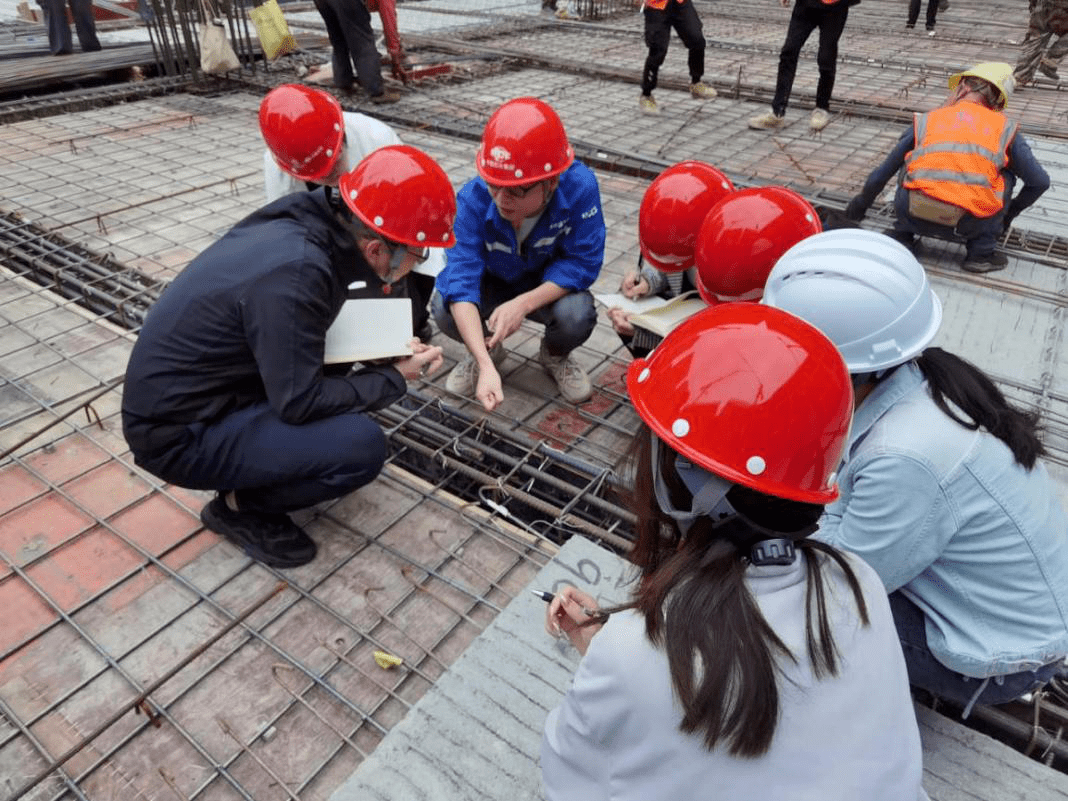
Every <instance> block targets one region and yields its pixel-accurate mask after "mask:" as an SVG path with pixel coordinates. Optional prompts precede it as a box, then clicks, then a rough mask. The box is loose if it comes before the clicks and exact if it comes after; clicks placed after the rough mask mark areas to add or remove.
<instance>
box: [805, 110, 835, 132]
mask: <svg viewBox="0 0 1068 801" xmlns="http://www.w3.org/2000/svg"><path fill="white" fill-rule="evenodd" d="M830 123H831V113H830V112H829V111H826V110H825V109H822V108H815V109H812V116H811V117H810V118H809V121H808V129H809V130H810V131H822V130H823V129H824V128H826V127H827V126H828V125H830Z"/></svg>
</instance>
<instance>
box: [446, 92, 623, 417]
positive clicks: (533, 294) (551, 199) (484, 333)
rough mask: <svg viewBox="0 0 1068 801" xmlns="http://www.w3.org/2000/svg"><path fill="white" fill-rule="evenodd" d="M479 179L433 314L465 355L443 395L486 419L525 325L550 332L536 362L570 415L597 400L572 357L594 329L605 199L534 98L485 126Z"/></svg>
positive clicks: (462, 212)
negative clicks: (472, 400)
mask: <svg viewBox="0 0 1068 801" xmlns="http://www.w3.org/2000/svg"><path fill="white" fill-rule="evenodd" d="M475 167H476V168H477V169H478V175H479V177H478V178H475V179H473V180H471V181H469V182H468V183H467V184H466V185H465V186H464V187H463V188H462V189H461V190H460V192H459V194H458V195H457V198H456V202H457V206H458V212H457V218H456V247H454V248H453V249H452V250H450V251H449V255H448V262H447V263H446V265H445V269H444V270H443V271H442V272H441V274H440V275H438V278H437V284H436V288H435V291H434V296H433V298H432V299H431V302H430V310H431V313H432V314H433V315H434V322H436V323H437V326H438V329H439V330H440V331H441V332H442V333H443V334H445V335H446V336H448V337H450V338H452V339H456V340H460V341H462V342H463V343H464V345H465V346H466V347H467V351H468V355H467V358H465V359H463V360H462V361H461V362H460V363H459V364H458V365H457V366H456V367H455V368H453V370H452V372H450V373H449V375H448V378H447V379H446V380H445V388H446V389H448V390H449V391H450V392H455V393H457V394H459V395H466V396H470V395H474V396H475V397H477V398H478V400H479V401H480V402H481V403H482V405H483V406H484V407H485V408H486V409H489V410H493V409H495V408H496V407H497V406H498V405H499V404H500V403H501V401H502V400H504V390H503V387H502V383H501V376H500V373H499V372H498V371H497V367H498V365H500V364H501V362H503V360H504V357H505V353H504V341H505V340H506V339H507V338H508V337H510V336H511V335H512V334H514V333H515V332H516V331H518V330H519V326H520V325H521V324H522V322H523V320H524V319H529V320H532V321H534V322H536V323H540V324H542V325H544V326H545V336H544V337H543V338H542V340H541V348H540V349H539V351H538V361H539V362H540V363H541V366H542V367H543V368H545V370H546V372H548V373H549V375H550V376H552V379H553V381H555V382H556V385H557V387H558V388H559V390H560V394H561V395H563V397H564V399H565V400H566V401H568V402H569V403H582V402H583V401H585V400H588V399H589V397H590V395H591V394H592V393H593V388H592V386H591V384H590V377H589V376H588V375H587V374H586V371H585V370H584V369H583V367H582V365H581V364H579V363H578V361H577V360H576V359H575V357H574V356H573V355H572V351H573V350H574V349H575V348H577V347H578V346H579V345H581V344H582V343H583V342H585V341H586V340H587V339H589V337H590V334H592V333H593V328H594V326H595V325H596V324H597V312H596V311H595V309H594V306H593V295H592V294H590V291H589V289H590V287H591V286H592V285H593V282H594V281H596V280H597V276H598V274H599V273H600V272H601V265H602V263H603V262H604V241H605V227H604V216H603V214H602V212H601V192H600V189H599V188H598V186H597V179H596V177H594V174H593V172H592V171H591V170H590V169H589V167H587V166H586V165H584V164H582V163H581V162H578V161H575V154H574V152H573V151H572V149H571V145H570V144H569V143H568V141H567V134H566V133H565V132H564V126H563V123H561V122H560V118H559V117H558V116H557V114H556V112H555V111H553V109H552V107H551V106H549V105H548V104H546V103H543V102H542V101H541V100H538V99H536V98H533V97H520V98H517V99H515V100H509V101H508V102H507V103H505V104H504V105H502V106H501V107H500V108H498V109H497V110H496V111H495V112H493V114H492V115H491V116H490V118H489V121H488V122H487V123H486V128H485V130H484V131H483V133H482V143H481V144H480V145H479V148H478V154H477V155H476V157H475Z"/></svg>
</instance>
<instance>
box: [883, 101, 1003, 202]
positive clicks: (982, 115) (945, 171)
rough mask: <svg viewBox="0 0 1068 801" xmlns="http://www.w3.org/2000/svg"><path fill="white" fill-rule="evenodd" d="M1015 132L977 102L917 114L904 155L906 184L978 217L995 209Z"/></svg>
mask: <svg viewBox="0 0 1068 801" xmlns="http://www.w3.org/2000/svg"><path fill="white" fill-rule="evenodd" d="M1015 135H1016V124H1015V123H1012V122H1009V121H1008V120H1007V119H1006V118H1005V115H1004V114H1002V113H1001V112H998V111H993V110H991V109H988V108H986V106H982V105H979V104H977V103H970V102H961V103H955V104H954V105H952V106H949V107H946V108H940V109H935V110H934V111H931V112H928V113H926V114H917V115H916V121H915V138H916V147H915V148H914V149H913V150H912V151H911V152H910V153H908V155H906V157H905V181H904V185H905V187H906V188H908V189H918V190H920V191H922V192H923V193H924V194H925V195H929V196H930V197H933V198H935V199H937V200H941V201H942V202H944V203H951V204H953V205H955V206H959V207H960V208H962V209H964V210H965V211H967V212H969V213H971V214H973V215H975V216H976V217H990V216H992V215H994V214H997V212H998V211H1000V210H1001V208H1002V206H1003V205H1004V199H1003V197H1002V196H1003V194H1004V191H1005V179H1004V177H1003V176H1002V175H1001V171H1002V170H1003V169H1004V168H1005V167H1006V166H1007V164H1008V149H1009V146H1010V145H1011V144H1012V139H1013V137H1014V136H1015Z"/></svg>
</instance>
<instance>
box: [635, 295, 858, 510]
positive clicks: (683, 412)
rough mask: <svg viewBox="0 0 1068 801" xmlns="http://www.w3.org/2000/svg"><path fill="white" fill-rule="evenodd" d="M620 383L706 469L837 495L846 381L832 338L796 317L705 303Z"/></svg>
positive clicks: (793, 491) (799, 492) (670, 441)
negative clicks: (836, 481) (706, 305)
mask: <svg viewBox="0 0 1068 801" xmlns="http://www.w3.org/2000/svg"><path fill="white" fill-rule="evenodd" d="M627 390H628V391H629V392H630V397H631V400H632V401H633V402H634V408H635V409H637V411H638V414H639V415H641V418H642V419H643V420H644V421H645V422H646V423H648V425H649V427H650V428H652V430H653V431H654V432H655V433H656V435H657V436H658V437H660V439H661V440H663V441H664V442H665V443H666V444H667V445H668V446H669V447H670V448H672V449H673V450H674V451H676V452H677V453H680V454H682V455H683V456H684V457H686V458H687V459H689V460H690V461H692V462H694V463H695V464H697V465H699V466H700V467H702V468H704V469H705V470H708V471H709V472H711V473H715V474H716V475H718V476H722V477H723V478H725V479H727V480H728V481H732V482H734V483H735V484H742V485H744V486H746V487H749V488H751V489H754V490H756V491H757V492H762V493H764V494H765V495H774V496H776V497H779V498H787V499H789V500H794V501H802V502H805V503H817V504H826V503H829V502H831V501H833V500H834V499H835V498H837V497H838V487H837V486H836V484H835V479H836V477H837V476H836V471H837V470H838V466H839V463H840V462H841V459H842V452H843V450H844V449H845V446H846V442H847V440H848V438H849V427H850V423H851V421H852V416H853V387H852V384H851V383H850V380H849V373H848V372H847V371H846V366H845V363H844V362H843V361H842V357H841V356H840V355H839V354H838V349H837V348H836V347H835V346H834V343H832V342H831V341H830V340H829V339H828V338H827V337H826V336H824V335H823V334H822V333H820V331H819V330H818V329H816V328H815V327H814V326H811V325H809V324H808V323H806V322H805V321H804V320H802V319H801V318H800V317H794V316H793V315H792V314H789V313H787V312H784V311H782V310H781V309H775V308H772V307H769V306H763V305H761V304H758V303H722V304H720V305H718V306H711V307H709V308H707V309H704V310H703V311H700V312H698V313H697V314H695V315H694V316H693V317H690V318H689V319H687V320H685V321H684V322H683V323H682V324H681V325H679V326H678V327H677V328H676V329H675V330H673V331H672V332H671V333H670V334H668V336H667V338H665V339H664V341H663V342H661V343H660V344H659V345H657V347H656V349H655V350H654V351H653V352H652V353H651V354H649V356H648V357H646V358H644V359H637V360H635V361H634V362H633V363H632V364H631V366H630V369H629V370H628V372H627Z"/></svg>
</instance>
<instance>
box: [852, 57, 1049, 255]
mask: <svg viewBox="0 0 1068 801" xmlns="http://www.w3.org/2000/svg"><path fill="white" fill-rule="evenodd" d="M949 88H950V89H951V90H952V94H951V95H950V97H949V100H948V101H947V102H946V103H945V105H943V106H942V107H941V108H937V109H935V110H934V111H928V112H927V113H926V114H917V115H916V120H915V123H914V124H913V127H911V128H910V129H908V130H907V131H905V133H904V134H902V136H901V139H899V140H898V143H897V145H895V146H894V149H893V150H891V151H890V155H888V156H887V157H886V160H885V161H884V162H883V163H882V164H881V165H879V166H878V167H876V168H875V169H874V170H873V171H872V173H871V174H870V175H869V176H868V180H867V181H865V183H864V187H863V189H861V191H860V193H859V194H858V195H857V196H856V197H854V198H853V199H852V200H851V201H850V202H849V205H848V206H847V207H846V211H845V213H846V216H847V217H848V218H849V219H851V220H855V221H858V220H861V219H863V218H864V214H865V213H866V212H867V210H868V208H869V207H870V206H871V204H872V203H873V202H875V198H876V197H878V196H879V193H880V192H882V190H883V187H884V186H886V182H887V181H889V180H890V178H891V177H892V176H893V175H894V173H896V172H898V170H899V169H900V171H901V173H900V177H899V182H898V188H897V193H896V194H895V195H894V213H895V214H896V215H897V219H896V220H895V221H894V228H893V230H892V231H891V232H890V236H892V237H893V238H894V239H896V240H898V241H899V242H901V243H902V244H903V245H905V246H906V247H908V248H910V249H911V248H912V247H913V245H914V243H915V239H916V237H918V236H934V237H940V238H942V239H951V240H952V239H963V240H964V244H965V251H966V252H965V256H964V263H963V264H962V265H961V266H962V267H963V269H965V270H967V271H968V272H973V273H989V272H994V271H995V270H1001V269H1003V268H1004V267H1005V266H1006V265H1007V264H1008V258H1007V257H1006V256H1005V254H1004V253H1000V252H998V251H996V250H995V247H996V245H997V241H998V238H999V237H1000V236H1001V235H1002V234H1003V233H1005V232H1006V231H1008V229H1009V227H1010V226H1011V225H1012V221H1013V220H1014V219H1016V216H1017V215H1018V214H1019V213H1020V212H1021V211H1023V210H1024V209H1026V208H1027V207H1028V206H1030V205H1031V204H1032V203H1034V202H1035V201H1036V200H1038V198H1039V197H1041V196H1042V193H1043V192H1045V191H1046V190H1047V189H1049V185H1050V182H1049V175H1048V174H1047V173H1046V171H1045V170H1044V169H1043V168H1042V165H1040V164H1039V163H1038V162H1037V161H1036V160H1035V157H1034V156H1033V155H1032V154H1031V148H1030V147H1029V146H1028V144H1027V140H1026V139H1024V136H1023V134H1021V133H1018V132H1017V126H1016V123H1015V122H1013V121H1012V120H1010V119H1009V118H1008V117H1007V116H1005V104H1006V103H1008V100H1009V95H1010V94H1011V93H1012V89H1013V79H1012V67H1011V66H1010V65H1009V64H999V63H984V64H976V65H975V66H974V67H972V68H971V69H969V70H965V71H964V72H958V73H957V74H956V75H953V76H951V77H950V79H949ZM1017 180H1019V181H1021V182H1022V183H1023V188H1022V189H1021V190H1020V192H1019V193H1018V194H1017V195H1016V197H1013V196H1012V191H1013V187H1014V186H1015V184H1016V181H1017Z"/></svg>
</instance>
